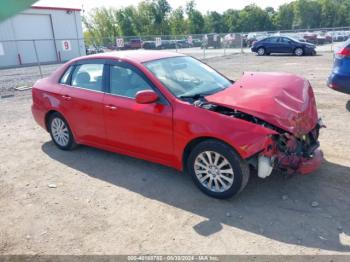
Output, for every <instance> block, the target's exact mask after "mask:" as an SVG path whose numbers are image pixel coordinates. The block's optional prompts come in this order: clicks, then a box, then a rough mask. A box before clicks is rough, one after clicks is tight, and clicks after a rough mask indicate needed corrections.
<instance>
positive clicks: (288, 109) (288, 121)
mask: <svg viewBox="0 0 350 262" xmlns="http://www.w3.org/2000/svg"><path fill="white" fill-rule="evenodd" d="M206 99H207V100H208V101H209V102H211V103H215V104H219V105H222V106H226V107H230V108H234V109H237V110H240V111H242V112H244V113H247V114H250V115H253V116H255V117H258V118H260V119H262V120H264V121H266V122H268V123H270V124H272V125H275V126H277V127H279V128H282V129H284V130H286V131H289V132H291V133H292V134H294V135H296V136H301V135H304V134H307V133H308V132H310V131H311V130H312V129H313V128H314V127H315V126H316V124H317V121H318V117H317V109H316V102H315V96H314V93H313V91H312V88H311V86H310V83H309V81H307V80H305V79H304V78H301V77H298V76H296V75H292V74H285V73H257V72H253V73H251V72H246V73H244V74H243V76H242V77H241V78H240V79H239V80H238V81H237V82H235V83H234V84H233V85H232V86H231V87H229V88H227V89H225V90H223V91H221V92H218V93H216V94H213V95H210V96H207V97H206Z"/></svg>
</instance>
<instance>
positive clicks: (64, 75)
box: [60, 66, 73, 85]
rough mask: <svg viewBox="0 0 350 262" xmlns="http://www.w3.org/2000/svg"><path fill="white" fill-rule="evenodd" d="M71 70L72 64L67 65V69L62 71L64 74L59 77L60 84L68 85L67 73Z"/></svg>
mask: <svg viewBox="0 0 350 262" xmlns="http://www.w3.org/2000/svg"><path fill="white" fill-rule="evenodd" d="M72 70H73V66H70V67H68V69H67V70H66V71H65V72H64V74H63V75H62V76H61V79H60V84H65V85H68V84H69V83H68V81H69V75H70V73H71V72H72Z"/></svg>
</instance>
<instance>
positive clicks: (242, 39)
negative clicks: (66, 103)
mask: <svg viewBox="0 0 350 262" xmlns="http://www.w3.org/2000/svg"><path fill="white" fill-rule="evenodd" d="M268 36H288V37H293V38H295V39H297V40H299V41H303V42H308V43H312V44H315V45H316V46H317V48H316V50H317V51H318V52H321V53H322V52H332V51H333V50H334V49H335V48H336V47H337V46H340V45H341V42H344V41H346V40H347V39H348V38H349V37H350V27H341V28H318V29H298V30H284V31H268V32H248V33H220V34H219V33H210V34H190V35H147V36H115V37H104V38H99V39H93V38H90V39H85V45H86V46H87V54H94V53H101V52H106V51H115V50H117V51H118V50H136V49H150V50H172V51H175V52H180V53H184V54H187V55H191V56H194V57H196V58H199V59H203V58H210V57H216V56H225V55H232V54H243V53H249V52H251V51H250V47H251V46H252V44H253V43H254V42H255V41H258V40H260V39H262V38H265V37H268Z"/></svg>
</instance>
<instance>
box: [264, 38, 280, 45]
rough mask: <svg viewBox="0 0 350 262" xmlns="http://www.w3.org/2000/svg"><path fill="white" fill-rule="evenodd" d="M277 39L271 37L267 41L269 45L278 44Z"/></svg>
mask: <svg viewBox="0 0 350 262" xmlns="http://www.w3.org/2000/svg"><path fill="white" fill-rule="evenodd" d="M277 39H278V38H277V37H270V38H268V39H267V40H266V42H267V43H271V44H272V43H277Z"/></svg>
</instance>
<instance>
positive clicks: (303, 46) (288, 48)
mask: <svg viewBox="0 0 350 262" xmlns="http://www.w3.org/2000/svg"><path fill="white" fill-rule="evenodd" d="M315 48H316V46H315V45H313V44H310V43H306V42H301V41H299V40H297V39H294V38H291V37H287V36H271V37H267V38H264V39H262V40H259V41H256V42H254V43H253V46H252V52H255V53H257V54H258V55H260V56H262V55H269V54H272V53H280V54H294V55H296V56H302V55H316V50H315Z"/></svg>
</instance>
